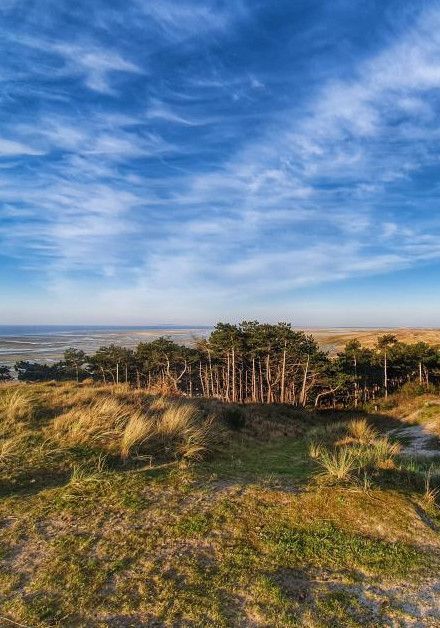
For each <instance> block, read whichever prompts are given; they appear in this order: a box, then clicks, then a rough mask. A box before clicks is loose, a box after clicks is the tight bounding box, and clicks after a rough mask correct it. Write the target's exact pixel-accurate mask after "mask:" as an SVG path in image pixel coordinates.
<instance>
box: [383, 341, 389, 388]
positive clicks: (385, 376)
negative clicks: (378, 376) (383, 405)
mask: <svg viewBox="0 0 440 628" xmlns="http://www.w3.org/2000/svg"><path fill="white" fill-rule="evenodd" d="M383 379H384V385H385V397H388V360H387V352H386V351H385V353H384V361H383Z"/></svg>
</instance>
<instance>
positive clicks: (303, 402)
mask: <svg viewBox="0 0 440 628" xmlns="http://www.w3.org/2000/svg"><path fill="white" fill-rule="evenodd" d="M309 361H310V356H309V355H308V356H307V363H306V368H305V369H304V378H303V385H302V389H301V397H300V404H301V405H302V406H303V407H304V406H305V405H306V383H307V375H308V371H309Z"/></svg>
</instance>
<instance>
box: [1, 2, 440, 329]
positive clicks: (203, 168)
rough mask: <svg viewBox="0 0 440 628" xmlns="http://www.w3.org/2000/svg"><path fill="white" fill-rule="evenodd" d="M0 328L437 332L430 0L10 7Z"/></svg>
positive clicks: (437, 24)
mask: <svg viewBox="0 0 440 628" xmlns="http://www.w3.org/2000/svg"><path fill="white" fill-rule="evenodd" d="M0 58H1V63H0V83H1V91H0V112H1V115H0V211H1V222H0V296H1V303H0V322H1V323H114V324H147V323H156V322H162V323H187V324H191V323H210V322H214V321H216V320H218V319H228V320H237V319H242V318H247V319H253V318H260V319H265V320H290V321H294V322H296V323H298V324H300V325H303V326H307V325H308V326H313V325H440V295H439V293H438V290H436V288H437V286H438V280H439V276H440V239H439V234H440V212H439V184H440V178H439V173H440V152H439V146H440V130H439V129H440V124H439V122H440V3H439V2H432V1H430V2H428V1H423V0H419V1H418V2H405V1H404V0H399V1H393V0H380V1H379V0H376V1H375V0H365V1H362V0H332V2H323V1H322V0H319V1H318V0H316V1H315V0H304V1H302V0H296V1H292V0H278V1H277V2H273V1H270V0H233V1H232V0H230V1H229V2H218V1H215V0H212V1H211V0H203V1H202V0H200V1H197V2H196V1H195V0H155V1H154V2H153V1H150V0H123V1H122V0H121V1H119V0H93V1H91V0H87V1H85V0H75V1H74V2H72V1H71V0H69V1H67V0H2V2H1V3H0Z"/></svg>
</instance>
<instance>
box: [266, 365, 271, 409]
mask: <svg viewBox="0 0 440 628" xmlns="http://www.w3.org/2000/svg"><path fill="white" fill-rule="evenodd" d="M266 381H267V395H266V403H270V402H271V401H272V386H271V381H270V355H269V353H268V354H267V357H266Z"/></svg>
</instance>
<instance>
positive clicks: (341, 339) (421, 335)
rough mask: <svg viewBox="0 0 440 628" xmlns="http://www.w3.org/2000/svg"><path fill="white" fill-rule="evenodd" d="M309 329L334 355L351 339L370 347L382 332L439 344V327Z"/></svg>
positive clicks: (410, 340)
mask: <svg viewBox="0 0 440 628" xmlns="http://www.w3.org/2000/svg"><path fill="white" fill-rule="evenodd" d="M308 331H310V332H311V333H312V334H313V336H314V337H315V339H316V341H317V342H318V343H319V345H320V346H321V347H323V348H324V349H326V350H328V351H330V353H331V354H333V355H335V354H336V353H337V352H338V351H342V350H343V349H344V347H345V345H346V344H347V343H348V342H350V341H351V340H359V342H360V343H361V345H362V346H363V347H368V348H372V347H374V346H375V344H376V342H377V337H378V336H381V335H383V334H393V335H394V336H396V338H397V340H398V341H399V342H407V343H409V344H415V343H417V342H426V343H428V344H430V345H440V329H424V328H422V329H415V328H402V329H400V328H396V329H389V328H386V329H380V328H375V329H346V328H342V329H311V330H308Z"/></svg>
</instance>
